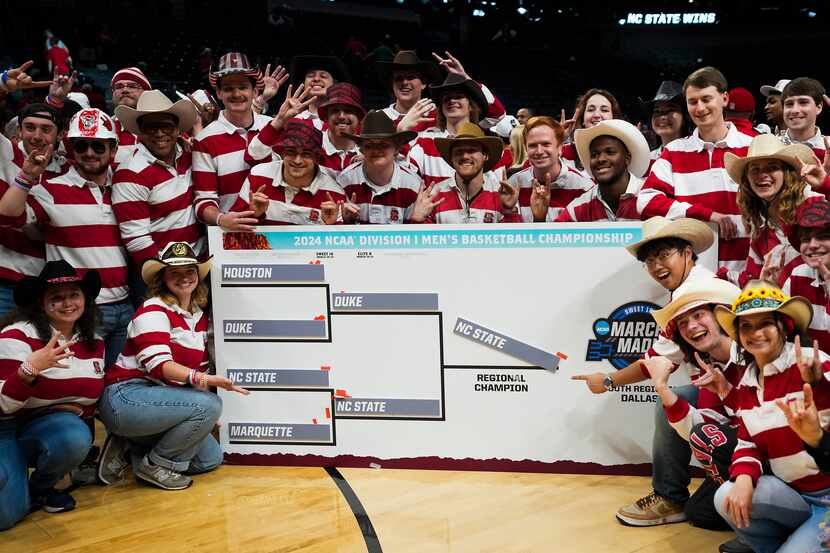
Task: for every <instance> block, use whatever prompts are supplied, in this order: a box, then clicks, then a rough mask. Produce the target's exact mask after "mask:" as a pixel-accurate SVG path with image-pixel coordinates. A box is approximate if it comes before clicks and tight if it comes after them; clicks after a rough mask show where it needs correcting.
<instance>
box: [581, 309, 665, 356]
mask: <svg viewBox="0 0 830 553" xmlns="http://www.w3.org/2000/svg"><path fill="white" fill-rule="evenodd" d="M654 309H660V306H658V305H656V304H654V303H651V302H648V301H632V302H630V303H626V304H624V305H621V306H619V307H618V308H616V309H615V310H614V311H612V312H611V314H610V315H609V316H608V317H607V318H604V319H597V320H596V321H594V326H593V330H594V336H596V340H588V350H587V351H586V352H585V360H586V361H602V360H603V359H607V360H608V362H609V363H611V365H612V366H613V367H614V368H615V369H618V370H619V369H622V368H624V367H626V366H628V365H630V364H631V363H633V362H634V361H636V360H637V359H639V358H640V357H642V356H643V354H644V353H645V352H647V351H648V348H650V347H651V344H652V343H654V340H655V339H656V338H657V336H658V335H659V334H660V327H658V326H657V323H656V322H655V321H654V319H653V318H652V316H651V311H652V310H654Z"/></svg>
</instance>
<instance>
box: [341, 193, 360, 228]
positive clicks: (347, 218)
mask: <svg viewBox="0 0 830 553" xmlns="http://www.w3.org/2000/svg"><path fill="white" fill-rule="evenodd" d="M340 213H341V216H342V217H343V222H344V223H345V224H347V225H351V224H352V223H354V222H355V221H357V217H358V215H360V206H359V205H357V193H356V192H353V193H352V197H351V198H347V199H346V201H345V202H343V203H341V204H340Z"/></svg>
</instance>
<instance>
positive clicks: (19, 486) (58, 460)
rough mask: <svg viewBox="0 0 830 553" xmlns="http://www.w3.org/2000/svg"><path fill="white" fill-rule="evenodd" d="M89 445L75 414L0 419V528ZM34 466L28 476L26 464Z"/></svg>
mask: <svg viewBox="0 0 830 553" xmlns="http://www.w3.org/2000/svg"><path fill="white" fill-rule="evenodd" d="M91 446H92V434H90V432H89V427H88V426H87V425H86V423H85V422H84V421H83V420H82V419H81V418H79V417H78V416H77V415H73V414H72V413H66V412H63V411H55V412H52V413H49V414H46V415H41V416H39V417H37V418H34V419H32V420H30V421H28V422H26V423H23V422H22V421H19V420H16V419H3V420H0V530H5V529H7V528H11V527H12V526H14V525H15V524H17V523H18V522H19V521H20V520H22V519H23V517H25V516H26V515H27V514H28V513H29V509H30V508H31V496H32V495H34V496H37V495H39V494H40V493H43V492H45V491H46V490H48V489H50V488H51V487H52V486H54V485H55V484H57V482H58V481H59V480H60V479H61V478H63V476H64V475H65V474H66V473H67V472H69V471H71V470H72V469H74V468H75V467H77V466H78V465H80V464H81V462H82V461H83V460H84V459H85V458H86V455H87V453H88V452H89V448H90V447H91ZM29 467H34V469H35V470H34V472H33V473H32V475H31V477H30V476H29V473H28V468H29Z"/></svg>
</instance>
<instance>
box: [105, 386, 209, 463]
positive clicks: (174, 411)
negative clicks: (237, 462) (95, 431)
mask: <svg viewBox="0 0 830 553" xmlns="http://www.w3.org/2000/svg"><path fill="white" fill-rule="evenodd" d="M98 409H99V411H100V413H101V419H102V420H103V421H104V424H106V425H107V430H109V431H110V432H112V433H113V434H115V435H117V436H122V437H124V438H127V439H129V441H130V449H131V450H134V451H135V452H136V457H134V458H133V462H134V463H135V462H137V461H140V459H141V457H143V455H144V453H145V452H146V455H147V457H148V458H149V459H150V461H151V462H153V463H154V464H156V465H161V466H163V467H166V468H168V469H171V470H175V471H176V472H191V473H196V472H205V471H208V470H212V469H214V468H216V467H218V466H219V465H220V464H221V463H222V449H221V448H220V447H219V444H218V443H216V440H215V439H214V438H213V436H211V435H210V432H211V431H212V430H213V426H214V425H215V424H216V421H217V420H219V415H221V414H222V400H221V399H220V398H219V396H217V395H216V394H213V393H210V392H203V391H201V390H196V389H194V388H185V387H178V386H160V385H157V384H153V383H152V382H150V381H148V380H144V379H141V378H135V379H132V380H125V381H122V382H116V383H115V384H111V385H109V386H107V387H106V388H104V393H103V394H102V395H101V399H100V401H99V402H98Z"/></svg>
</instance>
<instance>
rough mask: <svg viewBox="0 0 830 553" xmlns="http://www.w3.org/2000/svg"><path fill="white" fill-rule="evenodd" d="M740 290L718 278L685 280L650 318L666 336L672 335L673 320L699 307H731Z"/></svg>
mask: <svg viewBox="0 0 830 553" xmlns="http://www.w3.org/2000/svg"><path fill="white" fill-rule="evenodd" d="M740 293H741V289H740V288H738V287H737V286H735V285H734V284H732V283H731V282H729V281H728V280H722V279H719V278H698V279H691V280H687V281H686V282H684V283H683V284H681V285H680V286H678V287H677V289H676V290H675V291H674V292H673V293H672V300H671V301H670V302H669V303H668V304H667V305H666V306H665V307H663V308H662V309H655V310H654V311H652V312H651V316H652V317H654V320H655V321H657V324H658V325H660V329H661V330H663V331H664V332H666V334H667V335H668V336H671V335H672V334H674V331H673V329H672V327H673V324H674V319H676V318H677V317H679V316H680V315H682V314H684V313H688V312H689V311H691V310H692V309H695V308H697V307H700V306H701V305H711V304H714V305H729V306H731V305H732V302H734V301H735V298H737V297H738V296H739V295H740Z"/></svg>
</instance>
